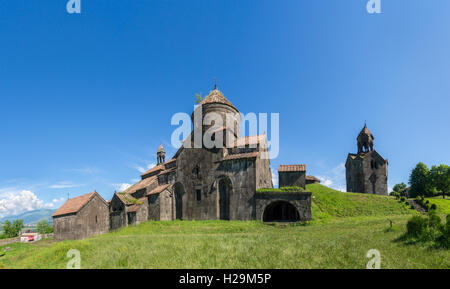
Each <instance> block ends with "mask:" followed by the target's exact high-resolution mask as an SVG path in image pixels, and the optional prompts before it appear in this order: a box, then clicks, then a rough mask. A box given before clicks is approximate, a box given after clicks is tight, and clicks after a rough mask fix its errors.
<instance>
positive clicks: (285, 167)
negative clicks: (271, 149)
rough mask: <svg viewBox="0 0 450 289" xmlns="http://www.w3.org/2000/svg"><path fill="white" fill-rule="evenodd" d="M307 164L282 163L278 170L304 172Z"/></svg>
mask: <svg viewBox="0 0 450 289" xmlns="http://www.w3.org/2000/svg"><path fill="white" fill-rule="evenodd" d="M304 171H306V165H280V166H279V167H278V172H304Z"/></svg>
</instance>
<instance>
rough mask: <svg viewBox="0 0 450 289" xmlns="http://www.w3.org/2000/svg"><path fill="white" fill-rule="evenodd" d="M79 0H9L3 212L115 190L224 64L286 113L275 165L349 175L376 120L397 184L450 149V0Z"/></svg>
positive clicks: (1, 68)
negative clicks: (371, 0)
mask: <svg viewBox="0 0 450 289" xmlns="http://www.w3.org/2000/svg"><path fill="white" fill-rule="evenodd" d="M66 2H67V1H65V0H46V1H29V0H3V1H0V36H1V38H0V39H1V40H0V41H1V42H0V43H1V45H0V123H1V126H0V135H1V141H0V149H1V152H2V153H1V154H0V215H2V214H3V215H4V214H10V213H17V212H19V211H24V210H30V209H35V208H40V207H54V208H56V207H58V206H59V205H61V203H62V201H63V200H64V199H65V198H67V195H68V193H70V196H76V195H80V194H83V193H88V192H91V191H93V190H97V191H98V192H100V193H101V194H102V195H103V197H105V198H106V199H109V198H110V197H111V196H112V194H113V192H114V190H116V189H118V188H119V187H120V186H122V185H123V184H131V183H133V182H135V181H136V180H137V179H138V178H139V175H140V171H142V170H144V169H146V168H148V167H149V166H151V165H152V164H153V163H155V162H156V156H155V152H156V149H157V147H158V145H159V144H160V143H162V144H163V145H164V146H165V148H166V151H167V154H168V155H169V157H170V156H171V155H172V154H173V153H174V152H175V148H171V147H170V136H171V133H172V131H173V130H174V129H175V127H174V126H171V124H170V120H171V117H172V115H173V114H174V113H176V112H187V113H190V112H191V111H192V109H193V104H194V103H193V102H194V95H195V94H196V93H203V94H207V93H208V92H209V90H210V89H211V88H212V86H213V78H215V77H216V78H217V80H218V85H219V88H220V89H221V91H222V92H223V93H224V95H225V96H226V97H227V98H228V99H229V100H230V101H231V102H232V103H233V104H234V105H235V106H236V107H237V108H238V109H239V110H240V111H241V112H243V113H248V112H255V113H279V114H280V154H279V156H278V157H277V158H276V159H273V160H272V161H271V165H272V168H273V169H275V170H276V168H277V167H278V165H279V164H290V163H305V164H306V165H307V173H308V174H312V175H315V176H320V177H321V178H322V179H323V180H324V181H325V182H327V184H330V186H332V187H335V188H344V187H345V180H344V174H345V170H344V167H343V164H344V163H345V160H346V157H347V153H349V152H355V151H356V136H357V134H358V133H359V131H360V130H361V128H362V126H363V125H364V121H367V125H368V127H369V128H370V129H371V131H372V133H373V134H374V136H375V149H376V150H377V151H378V152H379V153H380V154H381V155H382V156H384V157H385V158H387V159H389V165H390V166H389V186H390V187H392V186H393V185H394V184H395V183H398V182H401V181H403V182H407V180H408V176H409V172H410V170H411V169H412V168H413V166H414V165H415V164H416V163H417V162H419V161H423V162H424V163H426V164H427V165H432V164H440V163H447V164H448V163H449V160H450V152H449V150H448V148H449V147H450V134H449V133H448V132H449V123H450V116H449V113H448V111H449V107H450V98H449V88H450V81H449V79H450V52H449V51H450V37H449V35H450V18H449V17H448V11H449V9H450V2H449V1H447V0H435V1H425V0H420V1H406V0H397V1H392V0H381V3H382V13H381V14H374V15H370V14H368V13H367V12H366V2H367V1H366V0H349V1H332V0H328V1H326V0H305V1H299V0H283V1H267V0H221V1H219V0H208V1H206V0H190V1H181V0H178V1H175V0H171V1H170V0H152V1H148V0H135V1H112V0H111V1H100V0H81V3H82V13H81V14H79V15H75V14H72V15H71V14H68V13H67V12H66ZM1 208H3V211H2V209H1Z"/></svg>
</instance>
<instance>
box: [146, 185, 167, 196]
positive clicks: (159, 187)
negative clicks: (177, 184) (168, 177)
mask: <svg viewBox="0 0 450 289" xmlns="http://www.w3.org/2000/svg"><path fill="white" fill-rule="evenodd" d="M168 187H170V184H165V185H160V186H157V187H156V188H154V189H153V190H152V191H151V192H148V193H147V196H148V195H153V194H159V193H161V192H162V191H164V190H165V189H167V188H168Z"/></svg>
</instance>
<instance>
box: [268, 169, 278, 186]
mask: <svg viewBox="0 0 450 289" xmlns="http://www.w3.org/2000/svg"><path fill="white" fill-rule="evenodd" d="M270 172H271V173H272V184H273V187H274V188H276V187H278V172H277V171H275V170H274V169H270Z"/></svg>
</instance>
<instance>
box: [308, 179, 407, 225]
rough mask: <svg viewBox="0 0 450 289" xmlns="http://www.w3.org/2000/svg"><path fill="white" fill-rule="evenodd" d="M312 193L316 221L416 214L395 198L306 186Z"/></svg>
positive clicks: (313, 212)
mask: <svg viewBox="0 0 450 289" xmlns="http://www.w3.org/2000/svg"><path fill="white" fill-rule="evenodd" d="M306 189H307V190H308V191H311V192H312V202H311V210H312V215H313V218H315V221H328V220H333V219H335V218H343V217H353V216H389V215H408V214H414V213H415V211H414V210H411V209H410V208H409V206H406V205H405V204H404V203H400V202H399V201H398V200H396V199H395V198H394V197H390V196H379V195H370V194H358V193H343V192H339V191H336V190H333V189H330V188H328V187H325V186H323V185H320V184H310V185H307V186H306Z"/></svg>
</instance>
